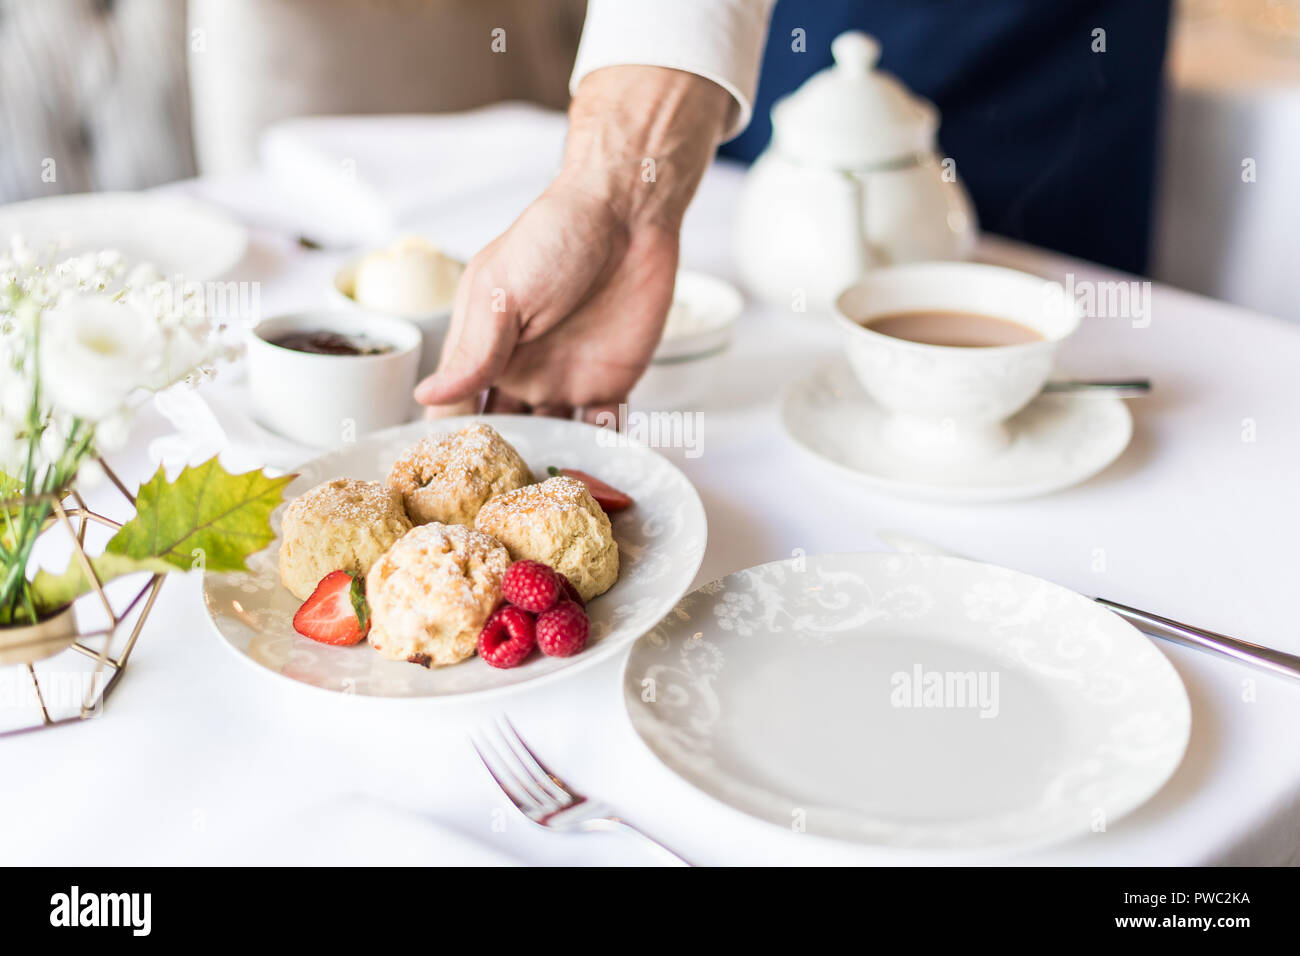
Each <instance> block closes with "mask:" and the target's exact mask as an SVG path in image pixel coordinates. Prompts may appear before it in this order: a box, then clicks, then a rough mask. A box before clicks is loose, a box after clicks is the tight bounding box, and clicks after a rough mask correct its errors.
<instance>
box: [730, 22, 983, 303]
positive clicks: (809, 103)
mask: <svg viewBox="0 0 1300 956" xmlns="http://www.w3.org/2000/svg"><path fill="white" fill-rule="evenodd" d="M831 53H832V55H833V56H834V58H835V65H834V66H833V67H831V68H829V69H825V70H822V71H821V72H820V73H818V74H816V75H815V76H813V77H811V78H809V79H808V81H807V82H806V83H804V84H803V85H802V86H801V87H799V89H797V90H796V91H795V92H794V93H792V94H790V95H789V96H786V97H784V98H782V99H781V100H779V101H778V102H777V103H776V105H775V106H773V108H772V142H771V144H770V145H769V146H768V148H767V149H766V150H765V151H764V152H763V154H762V155H761V156H759V157H758V159H757V160H755V162H754V165H753V166H752V167H751V168H750V171H749V174H748V176H747V177H746V179H745V184H744V188H743V190H742V193H741V198H740V207H739V210H738V213H737V221H736V239H735V251H736V257H737V265H738V268H739V271H740V276H741V278H742V279H743V281H744V282H745V284H746V285H747V286H748V287H749V290H750V292H752V293H753V294H754V295H755V296H757V297H758V298H760V299H763V300H765V301H767V302H769V303H771V304H773V305H776V306H780V307H784V308H790V307H791V306H792V304H794V305H795V307H797V306H798V303H799V301H800V297H802V298H803V300H804V301H806V303H807V305H808V306H809V307H811V308H824V307H826V306H828V305H829V304H830V303H831V302H832V301H833V300H834V298H835V296H836V295H837V294H838V293H839V292H840V291H842V290H843V289H844V288H846V287H847V286H849V285H850V284H852V283H853V282H854V281H856V280H857V279H858V278H859V277H860V276H861V275H862V274H863V273H864V272H866V271H867V270H869V269H871V268H873V267H874V266H877V265H886V264H890V263H895V262H907V261H912V260H919V259H961V258H965V257H966V256H967V255H969V254H970V251H971V249H972V248H973V246H974V243H975V234H976V228H977V227H976V222H975V210H974V208H973V206H972V205H971V201H970V198H969V197H968V196H967V195H966V192H965V190H964V189H963V188H962V187H961V185H960V184H959V183H958V181H957V178H956V170H955V166H954V164H953V162H952V161H951V160H943V161H940V159H939V158H938V157H937V156H936V155H935V133H936V131H937V130H938V128H939V114H938V111H937V110H936V109H935V107H934V104H932V103H930V102H928V101H926V100H923V99H921V98H920V97H917V96H915V95H913V94H912V93H910V92H909V91H908V90H907V89H906V88H905V87H904V86H903V85H902V84H901V83H900V82H899V81H898V80H897V79H895V78H894V77H893V76H891V75H889V74H888V73H883V72H880V71H879V70H876V69H875V66H876V60H877V59H878V58H879V55H880V46H879V44H878V43H877V42H876V41H875V39H873V38H872V37H870V36H868V35H867V34H865V33H857V32H850V33H842V34H840V35H839V36H838V37H836V38H835V41H834V42H833V43H832V44H831Z"/></svg>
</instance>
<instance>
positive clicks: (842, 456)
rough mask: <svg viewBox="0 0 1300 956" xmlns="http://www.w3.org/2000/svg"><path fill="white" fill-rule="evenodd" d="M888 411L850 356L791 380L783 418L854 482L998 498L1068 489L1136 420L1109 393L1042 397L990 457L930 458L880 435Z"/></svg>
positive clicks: (1112, 455) (1101, 463)
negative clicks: (944, 461)
mask: <svg viewBox="0 0 1300 956" xmlns="http://www.w3.org/2000/svg"><path fill="white" fill-rule="evenodd" d="M884 421H885V412H884V411H883V410H882V409H881V408H880V406H879V405H877V404H876V403H875V402H874V401H872V399H871V397H870V396H869V395H867V393H866V390H865V389H863V388H862V386H861V384H859V382H858V380H857V379H856V378H855V377H854V375H853V372H852V370H851V369H850V368H849V365H848V362H847V361H845V360H844V359H842V358H840V359H836V360H835V361H834V362H832V363H831V364H830V365H828V366H826V367H824V368H822V369H819V370H818V371H817V372H816V373H814V374H812V375H809V376H808V377H806V378H804V379H802V380H800V381H798V382H796V383H795V384H794V385H793V386H791V388H790V389H789V390H788V391H787V392H786V393H785V396H784V398H783V399H782V403H781V424H782V425H783V426H784V427H785V431H786V433H787V434H788V435H789V436H790V437H791V438H792V439H794V441H795V443H796V444H797V445H798V446H799V447H800V448H802V449H803V450H804V451H806V452H808V453H809V454H811V455H812V456H813V457H814V458H816V459H818V460H819V461H821V462H823V463H825V464H828V465H830V466H831V467H833V468H835V469H836V470H838V471H839V472H840V473H841V474H844V475H846V476H848V477H850V478H852V479H853V480H855V481H857V482H859V483H860V484H863V485H866V486H867V487H870V488H875V489H877V490H879V491H887V492H889V493H891V494H897V495H903V496H906V497H909V498H924V499H929V500H932V501H966V502H975V501H1002V500H1008V499H1012V498H1029V497H1032V496H1034V495H1043V494H1047V493H1049V492H1052V491H1059V490H1061V489H1062V488H1068V487H1069V486H1070V485H1075V484H1078V483H1079V482H1081V481H1084V480H1086V479H1088V478H1091V477H1092V476H1093V475H1095V474H1096V473H1097V472H1099V471H1101V470H1102V469H1103V468H1105V467H1106V466H1107V465H1109V464H1110V463H1111V462H1113V461H1114V460H1115V459H1116V458H1118V457H1119V456H1120V453H1121V452H1123V451H1124V449H1125V448H1126V447H1127V446H1128V443H1129V439H1130V438H1131V437H1132V436H1133V419H1132V416H1130V415H1129V411H1128V408H1127V407H1126V406H1125V404H1124V402H1123V400H1122V399H1119V398H1117V397H1115V396H1114V395H1095V394H1091V395H1066V394H1057V395H1040V396H1039V397H1038V398H1036V399H1034V401H1033V402H1031V403H1030V404H1029V406H1028V407H1027V408H1025V409H1024V410H1023V411H1022V412H1020V414H1018V415H1016V416H1015V417H1014V418H1012V419H1011V420H1010V421H1009V422H1008V423H1007V427H1008V429H1009V430H1010V432H1011V442H1010V444H1009V445H1008V447H1007V448H1006V449H1005V450H1004V451H1002V452H1000V453H999V454H997V455H994V456H991V457H989V458H987V459H984V460H980V461H974V462H969V463H964V464H961V465H951V464H944V465H936V464H934V463H933V462H926V461H916V460H912V459H909V458H908V457H907V456H906V455H903V454H900V453H899V451H898V450H897V449H896V448H893V447H890V446H889V445H887V444H886V443H885V442H884V441H883V440H882V439H881V435H880V432H881V425H882V424H883V423H884Z"/></svg>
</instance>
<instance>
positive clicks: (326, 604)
mask: <svg viewBox="0 0 1300 956" xmlns="http://www.w3.org/2000/svg"><path fill="white" fill-rule="evenodd" d="M293 629H294V630H295V631H297V632H298V633H299V634H301V635H302V636H303V637H310V638H311V639H312V640H313V641H320V642H321V643H322V644H344V645H346V644H356V643H357V642H358V641H360V640H361V639H362V638H364V637H365V636H366V635H367V634H368V633H370V605H369V604H367V603H366V582H365V579H364V578H361V577H355V578H354V577H353V576H352V575H350V574H348V572H346V571H331V572H330V573H329V574H327V575H325V577H323V578H321V579H320V584H318V585H316V590H315V591H312V592H311V597H309V598H307V600H305V601H303V602H302V607H300V608H298V613H297V614H295V615H294V616H293Z"/></svg>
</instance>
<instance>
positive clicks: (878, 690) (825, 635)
mask: <svg viewBox="0 0 1300 956" xmlns="http://www.w3.org/2000/svg"><path fill="white" fill-rule="evenodd" d="M623 690H624V699H625V701H626V704H627V709H628V713H629V715H630V716H631V719H632V725H633V727H634V728H635V729H636V732H637V733H638V734H639V735H640V736H641V738H642V740H644V741H645V743H646V744H648V745H649V747H650V749H651V750H652V751H653V752H654V753H655V754H656V755H657V756H658V757H659V759H661V760H662V761H663V762H664V763H665V764H667V765H668V767H669V768H670V769H672V770H673V771H674V772H676V773H677V774H679V775H680V776H681V777H683V778H684V779H686V780H687V781H688V782H690V783H692V784H694V785H695V786H696V787H698V788H699V789H701V790H703V791H704V792H705V793H707V794H709V795H710V796H713V797H715V798H717V799H718V800H721V801H722V802H723V803H726V804H729V805H730V806H732V807H735V808H736V809H738V810H741V811H743V812H745V813H747V814H749V815H751V816H754V817H757V818H759V819H761V820H767V821H769V822H771V823H775V824H777V825H779V826H783V827H791V828H793V829H795V830H806V832H809V833H817V834H821V835H823V836H829V837H835V838H839V839H844V840H853V841H857V842H861V843H870V844H878V845H887V846H897V847H939V848H974V847H988V846H995V845H1002V844H1020V845H1026V844H1039V843H1046V842H1050V841H1055V840H1062V839H1066V838H1069V837H1073V836H1076V835H1080V834H1086V833H1090V832H1093V831H1099V830H1100V829H1101V828H1103V827H1106V826H1109V825H1112V824H1113V823H1114V822H1115V821H1116V820H1118V819H1119V818H1120V817H1121V816H1123V815H1124V814H1126V813H1128V812H1129V811H1130V810H1132V809H1133V808H1135V807H1137V806H1138V805H1139V804H1141V803H1142V802H1143V801H1144V800H1146V799H1147V798H1148V797H1150V796H1151V795H1152V794H1154V793H1155V792H1156V791H1157V790H1158V789H1159V788H1160V787H1161V786H1162V785H1163V784H1164V782H1165V781H1166V780H1167V779H1168V778H1169V776H1170V775H1171V774H1172V773H1173V772H1174V769H1175V768H1176V767H1177V766H1178V763H1179V761H1180V760H1181V759H1182V756H1183V751H1184V749H1185V748H1186V746H1187V739H1188V735H1189V733H1190V730H1191V710H1190V707H1189V705H1188V701H1187V693H1186V691H1185V690H1184V689H1183V685H1182V681H1181V680H1180V679H1179V677H1178V674H1177V673H1176V672H1175V671H1174V669H1173V667H1172V666H1170V664H1169V662H1168V661H1167V660H1166V659H1165V657H1164V656H1163V655H1162V654H1161V653H1160V652H1159V651H1158V650H1157V649H1156V648H1155V646H1154V645H1153V644H1152V643H1151V642H1150V641H1148V640H1147V639H1146V638H1145V637H1143V636H1142V635H1141V634H1140V633H1138V631H1137V630H1135V629H1134V628H1133V627H1132V626H1131V625H1129V624H1128V623H1126V622H1125V621H1123V620H1121V619H1120V618H1118V617H1116V616H1115V615H1113V614H1111V613H1110V612H1109V611H1107V610H1105V609H1104V608H1102V607H1101V606H1100V605H1098V604H1096V603H1095V602H1093V601H1090V600H1088V599H1087V598H1085V597H1082V596H1081V595H1078V594H1076V593H1074V592H1073V591H1070V590H1068V589H1066V588H1063V587H1061V586H1060V585H1057V584H1052V583H1051V582H1049V581H1044V580H1041V579H1039V578H1035V577H1032V576H1030V575H1027V574H1022V573H1020V572H1018V571H1011V570H1007V569H1004V568H997V567H993V566H991V565H987V564H981V563H978V562H975V561H967V560H964V559H961V558H949V557H934V556H930V555H913V554H830V555H822V556H817V557H804V558H798V559H794V560H788V561H781V562H776V563H773V564H764V565H760V566H758V567H755V568H750V569H748V570H746V571H739V572H737V573H735V574H732V575H730V576H728V577H726V578H723V579H722V580H720V581H715V582H713V583H711V584H707V585H705V586H704V587H702V588H700V589H698V590H696V591H694V592H692V593H691V594H689V595H687V596H686V597H685V598H684V599H683V600H682V601H681V603H680V604H678V605H677V607H676V608H674V609H673V611H672V613H670V614H669V615H668V616H667V617H665V618H664V620H663V621H662V622H661V623H660V624H659V626H658V627H656V628H655V629H654V630H653V631H651V632H650V633H649V634H647V635H646V636H645V637H643V638H642V639H641V640H639V641H638V642H637V643H636V644H635V645H634V646H633V648H632V651H631V653H630V655H629V657H628V661H627V665H626V667H625V669H624V675H623Z"/></svg>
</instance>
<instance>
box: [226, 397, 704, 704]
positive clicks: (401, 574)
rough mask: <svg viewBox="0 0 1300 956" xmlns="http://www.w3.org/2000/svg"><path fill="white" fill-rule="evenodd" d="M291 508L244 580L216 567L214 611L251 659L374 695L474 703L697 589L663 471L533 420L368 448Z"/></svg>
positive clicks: (556, 424) (549, 674) (577, 427)
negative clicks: (693, 587) (468, 699)
mask: <svg viewBox="0 0 1300 956" xmlns="http://www.w3.org/2000/svg"><path fill="white" fill-rule="evenodd" d="M560 470H563V471H564V472H570V471H572V472H577V473H585V474H584V475H581V477H582V479H583V480H578V478H576V477H570V476H568V475H567V474H561V473H559V471H560ZM592 476H594V479H595V480H594V481H593V480H592ZM614 489H617V490H614ZM627 499H630V500H631V502H630V504H629V503H628V501H627ZM286 500H287V504H286V505H285V506H283V507H281V508H280V509H279V510H278V511H277V513H276V515H275V516H274V517H273V524H274V527H275V530H276V540H275V541H274V542H273V543H272V544H271V545H270V547H268V548H266V549H265V550H263V551H261V552H259V553H258V554H256V555H254V556H253V557H251V558H250V559H249V560H248V570H247V571H241V572H235V573H226V574H212V573H205V575H204V579H203V593H204V600H205V603H206V604H207V608H208V613H209V615H210V617H211V619H212V622H213V624H214V625H215V627H216V630H217V632H218V633H219V634H220V635H221V637H222V639H223V640H224V641H225V642H226V643H227V644H229V645H230V646H231V648H233V649H234V650H235V651H236V652H237V653H238V654H239V655H240V656H241V657H243V658H244V659H246V660H248V661H249V662H251V663H253V664H255V665H258V666H259V667H261V668H264V669H266V670H269V671H272V672H274V673H277V674H280V675H281V676H283V677H287V678H289V679H290V680H294V681H297V682H299V683H303V684H307V685H310V686H314V687H318V688H321V689H324V690H332V691H337V692H340V693H345V694H354V695H360V696H369V697H404V698H453V697H454V698H463V697H465V696H466V695H474V696H476V697H477V696H481V695H484V694H487V693H491V692H493V691H502V690H505V689H507V688H511V687H516V686H518V685H520V684H524V683H529V684H535V683H537V682H540V681H543V680H547V679H551V678H554V677H556V676H558V675H559V674H561V673H568V672H572V671H573V670H575V669H576V668H578V667H581V666H583V665H586V664H591V663H594V662H595V661H597V660H600V659H602V658H605V657H608V656H609V655H611V654H614V653H616V652H618V651H619V650H621V649H624V648H626V647H627V646H628V644H630V643H631V642H632V641H634V640H635V639H636V638H638V637H640V636H641V635H642V634H644V633H646V632H647V631H649V630H650V629H651V628H653V627H654V626H655V625H656V624H657V623H658V622H659V620H660V619H661V618H662V617H663V616H664V615H665V614H667V613H668V612H669V611H670V610H672V608H673V605H674V604H676V602H677V601H678V600H679V599H680V598H681V596H682V595H683V594H685V593H686V591H687V590H688V589H689V588H690V585H691V582H692V580H693V579H694V577H695V573H696V571H698V570H699V566H700V562H701V560H702V559H703V557H704V547H705V542H706V539H707V534H708V532H707V524H706V522H705V517H704V506H703V504H701V502H700V498H699V495H698V494H696V492H695V489H694V488H693V487H692V486H691V483H690V482H689V481H688V480H687V478H686V476H685V475H683V474H682V473H681V472H680V471H679V470H678V469H677V468H676V467H674V466H673V465H672V464H671V463H670V462H669V461H668V460H667V459H665V458H663V457H662V456H660V455H659V454H657V453H656V452H654V451H652V450H650V449H649V448H646V447H644V446H642V445H639V444H636V443H635V442H632V441H630V440H628V439H627V438H626V437H625V436H621V435H617V434H616V433H612V432H609V431H607V430H603V429H599V428H596V427H594V426H591V425H585V424H582V423H580V422H575V421H569V420H562V419H553V418H541V417H529V416H516V415H487V416H479V417H466V418H450V419H445V420H441V421H434V422H416V423H411V424H408V425H402V426H399V427H397V428H392V429H388V430H387V431H382V432H377V433H375V434H372V435H368V436H365V437H363V438H361V439H359V440H358V441H357V442H355V443H354V444H352V445H349V446H348V447H346V448H343V449H340V450H338V451H334V452H331V453H329V454H327V455H324V456H322V457H320V458H317V459H315V460H313V461H311V462H309V463H307V464H306V465H304V466H303V467H302V468H301V469H300V470H299V474H298V476H297V477H296V478H295V479H294V481H293V482H292V483H291V484H290V485H289V486H288V489H287V492H286ZM602 502H603V503H604V505H603V506H602ZM606 508H608V509H609V513H607V512H606V510H605V509H606ZM534 630H535V637H534Z"/></svg>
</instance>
